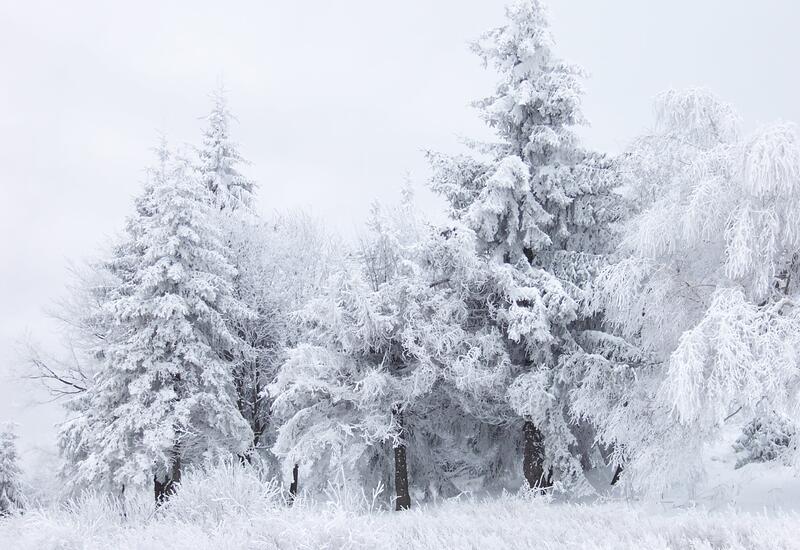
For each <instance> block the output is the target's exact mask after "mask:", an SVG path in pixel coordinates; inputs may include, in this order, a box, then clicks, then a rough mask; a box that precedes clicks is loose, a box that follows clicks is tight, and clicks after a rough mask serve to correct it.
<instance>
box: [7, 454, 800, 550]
mask: <svg viewBox="0 0 800 550" xmlns="http://www.w3.org/2000/svg"><path fill="white" fill-rule="evenodd" d="M147 497H148V495H145V494H143V495H141V496H140V497H137V498H135V499H131V500H129V501H128V502H127V503H126V505H125V506H122V505H121V504H120V503H119V502H118V501H116V500H113V499H109V498H104V497H100V496H97V495H85V496H84V497H82V498H80V499H77V500H76V501H73V502H71V503H70V504H68V505H62V506H59V507H50V508H40V509H33V510H29V511H28V512H27V513H26V514H24V515H19V516H14V517H10V518H4V519H0V548H3V549H15V550H16V549H19V550H49V549H58V550H72V549H75V550H77V549H87V550H88V549H108V548H114V549H119V550H129V549H131V550H132V549H142V550H144V549H151V548H169V549H187V550H204V549H209V550H211V549H231V550H233V549H255V548H258V549H273V548H275V549H277V548H281V549H294V548H300V549H303V548H353V549H361V548H381V549H391V548H403V549H405V548H409V549H411V548H413V549H415V550H419V549H448V548H481V549H504V548H510V549H528V548H537V549H539V548H544V549H546V548H553V549H555V548H587V549H598V548H613V549H637V550H639V549H645V548H646V549H667V548H691V549H693V550H705V549H709V550H710V549H722V548H726V549H727V548H730V549H738V548H742V549H745V548H747V549H751V548H752V549H761V548H763V549H781V548H800V516H798V515H797V514H795V513H794V512H771V513H769V514H766V513H762V514H758V513H746V512H737V511H735V510H733V509H728V510H721V511H713V512H710V511H707V510H704V509H702V508H678V509H667V508H665V507H656V506H652V505H651V506H644V505H641V504H631V503H623V502H606V503H597V504H591V505H575V504H558V503H552V502H547V501H545V500H542V499H530V498H523V497H517V496H503V497H499V498H496V499H492V500H483V501H481V500H475V499H468V498H462V499H458V500H451V501H447V502H443V503H439V504H435V505H429V506H425V507H416V508H415V509H412V510H410V511H406V512H402V513H398V512H392V511H387V510H379V509H378V508H377V507H375V506H374V502H373V500H372V498H371V496H363V495H359V494H357V493H356V492H354V491H350V490H346V489H345V490H337V491H333V492H331V494H330V495H329V497H328V498H327V499H322V500H320V501H316V502H309V501H303V500H300V501H298V502H297V503H296V504H295V505H294V506H292V507H289V506H287V504H286V501H285V498H284V495H283V494H282V493H281V491H280V490H279V489H278V487H277V486H276V485H274V484H271V483H265V482H264V481H262V480H261V479H259V477H258V476H257V475H256V474H254V473H253V472H251V471H249V470H247V469H244V468H240V467H235V466H229V467H225V468H222V469H219V470H216V471H213V472H211V473H209V474H199V473H194V474H192V473H190V474H189V475H187V476H186V477H185V478H184V483H183V487H182V489H181V491H180V492H179V493H178V494H177V495H175V497H174V498H173V499H172V501H171V502H170V503H169V505H167V506H165V507H163V508H162V509H161V510H159V511H158V512H154V511H153V507H152V504H151V502H150V500H149V499H148V498H147Z"/></svg>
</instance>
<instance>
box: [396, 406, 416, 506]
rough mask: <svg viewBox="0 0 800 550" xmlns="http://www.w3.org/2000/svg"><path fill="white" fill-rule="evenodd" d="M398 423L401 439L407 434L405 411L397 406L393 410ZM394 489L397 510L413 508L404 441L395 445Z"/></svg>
mask: <svg viewBox="0 0 800 550" xmlns="http://www.w3.org/2000/svg"><path fill="white" fill-rule="evenodd" d="M392 414H393V415H394V417H395V419H396V420H397V424H398V425H399V426H400V440H401V441H402V440H403V437H404V436H405V429H404V428H403V413H402V412H400V410H399V409H398V408H396V407H395V409H394V411H392ZM394 491H395V494H396V497H397V498H396V499H395V510H408V509H409V508H411V495H410V494H409V492H408V464H407V462H406V446H405V445H404V444H402V443H400V444H397V445H395V447H394Z"/></svg>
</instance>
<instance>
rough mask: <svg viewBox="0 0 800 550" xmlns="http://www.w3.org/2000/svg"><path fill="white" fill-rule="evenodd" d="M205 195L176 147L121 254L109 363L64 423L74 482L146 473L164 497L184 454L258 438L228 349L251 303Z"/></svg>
mask: <svg viewBox="0 0 800 550" xmlns="http://www.w3.org/2000/svg"><path fill="white" fill-rule="evenodd" d="M208 194H209V190H208V188H207V187H206V186H204V185H202V184H201V182H198V180H197V177H196V175H195V173H194V171H193V170H192V168H191V166H190V164H189V162H188V161H187V160H185V159H184V158H177V159H174V160H172V161H171V162H169V164H168V168H167V169H166V173H165V178H164V179H163V181H153V184H152V187H149V188H148V189H147V190H146V192H145V193H144V195H143V196H142V198H141V199H140V200H139V201H138V202H137V209H136V213H135V214H134V216H133V217H132V218H131V220H130V222H129V224H128V228H127V236H128V241H127V242H126V244H125V245H124V246H123V247H122V248H121V249H120V250H121V252H120V253H119V254H118V258H120V259H122V260H123V263H124V265H125V269H124V273H125V276H124V277H122V284H121V286H120V289H119V291H118V292H117V293H116V294H115V295H114V297H113V299H111V300H109V301H108V302H107V303H106V304H105V308H104V309H105V311H106V312H107V313H108V315H109V316H110V318H111V319H112V321H113V326H114V329H113V334H112V335H111V336H110V338H109V339H108V342H107V343H106V346H105V349H104V365H103V368H102V370H101V371H100V373H99V374H98V376H97V379H96V381H95V383H94V384H93V385H92V387H91V388H89V390H88V391H87V392H86V393H85V395H83V396H81V403H80V404H79V408H80V409H81V410H82V412H83V415H81V416H80V417H79V418H77V419H76V420H75V421H73V422H71V423H69V424H67V426H66V427H65V429H64V430H63V432H62V434H61V448H62V451H63V452H64V454H65V455H66V456H67V458H68V459H70V461H71V470H72V471H71V474H72V475H73V477H74V479H75V480H76V481H78V482H83V483H85V484H87V485H90V486H95V487H98V486H99V487H103V488H106V489H110V490H112V491H116V492H119V491H122V490H124V488H125V487H126V486H129V485H144V484H146V483H148V482H150V483H154V488H155V496H156V499H157V501H160V500H162V499H163V498H165V497H166V496H167V495H168V494H169V493H170V492H171V491H172V490H174V486H175V483H177V482H178V481H179V480H180V473H181V469H182V467H183V466H184V465H185V464H187V463H188V464H191V463H200V462H202V461H204V460H213V459H216V458H219V457H224V456H228V455H229V454H231V453H241V452H243V451H244V450H245V449H246V447H247V446H248V444H249V443H250V441H251V440H252V434H251V432H250V429H249V427H248V426H247V423H246V422H245V421H244V419H243V418H242V416H241V414H240V413H239V412H238V410H237V409H236V406H235V394H234V388H233V368H234V364H233V363H232V361H231V360H230V358H229V357H230V356H229V354H227V353H226V351H228V350H230V349H234V348H236V347H238V346H239V345H240V341H239V337H238V336H237V335H235V334H232V333H231V332H230V330H229V329H228V326H227V323H226V319H227V318H228V316H230V315H246V314H247V312H246V308H245V307H244V306H242V305H241V304H240V303H239V302H238V301H237V300H236V299H235V298H234V296H233V290H232V279H233V277H234V275H235V270H234V269H233V267H232V266H231V265H230V263H229V262H228V261H227V259H226V256H225V252H224V249H223V244H222V240H221V235H220V232H219V230H218V229H217V228H216V227H215V226H214V225H213V223H212V220H213V216H211V214H210V211H209V209H210V207H209V204H210V203H211V199H210V197H209V196H208ZM115 261H116V260H115Z"/></svg>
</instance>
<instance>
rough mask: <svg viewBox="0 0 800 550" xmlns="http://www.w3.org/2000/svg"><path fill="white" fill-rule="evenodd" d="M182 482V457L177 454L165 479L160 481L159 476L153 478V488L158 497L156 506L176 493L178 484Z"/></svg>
mask: <svg viewBox="0 0 800 550" xmlns="http://www.w3.org/2000/svg"><path fill="white" fill-rule="evenodd" d="M180 482H181V459H180V457H179V456H176V457H175V459H174V460H173V461H172V465H171V466H170V471H169V472H168V473H167V475H166V477H165V478H164V481H160V480H159V479H158V476H156V477H155V478H154V479H153V490H154V493H155V497H156V506H160V505H161V504H163V503H164V501H165V500H167V499H168V498H169V497H170V496H171V495H173V494H174V493H175V490H176V489H177V488H178V484H179V483H180Z"/></svg>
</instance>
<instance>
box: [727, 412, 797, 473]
mask: <svg viewBox="0 0 800 550" xmlns="http://www.w3.org/2000/svg"><path fill="white" fill-rule="evenodd" d="M796 437H797V432H796V430H795V427H794V425H793V424H792V423H791V422H789V421H788V420H786V419H783V418H781V417H779V416H777V415H774V414H773V415H768V414H764V415H760V416H757V417H756V418H753V419H752V420H751V421H750V422H748V423H747V424H746V425H745V426H744V428H742V435H740V436H739V437H738V438H737V439H736V442H735V443H734V444H733V448H734V450H735V451H736V453H737V454H738V457H737V460H736V467H737V468H741V467H742V466H744V465H746V464H750V463H751V462H770V461H772V460H778V459H781V458H784V457H786V456H787V454H788V451H790V450H791V448H792V447H793V446H794V445H796Z"/></svg>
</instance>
